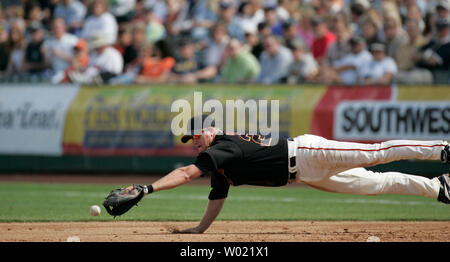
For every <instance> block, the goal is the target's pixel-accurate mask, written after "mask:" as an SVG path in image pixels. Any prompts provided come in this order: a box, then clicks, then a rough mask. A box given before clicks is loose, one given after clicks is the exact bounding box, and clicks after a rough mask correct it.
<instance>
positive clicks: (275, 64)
mask: <svg viewBox="0 0 450 262" xmlns="http://www.w3.org/2000/svg"><path fill="white" fill-rule="evenodd" d="M263 44H264V52H262V54H261V57H260V58H259V63H260V65H261V73H260V74H259V76H258V78H257V80H256V82H258V83H261V84H277V83H281V81H283V79H285V78H286V77H287V74H288V70H289V67H290V65H291V63H292V61H293V56H292V52H291V50H289V49H288V48H287V47H285V46H283V45H281V43H280V42H279V40H278V39H277V37H276V36H274V35H270V36H268V37H266V38H265V39H264V40H263Z"/></svg>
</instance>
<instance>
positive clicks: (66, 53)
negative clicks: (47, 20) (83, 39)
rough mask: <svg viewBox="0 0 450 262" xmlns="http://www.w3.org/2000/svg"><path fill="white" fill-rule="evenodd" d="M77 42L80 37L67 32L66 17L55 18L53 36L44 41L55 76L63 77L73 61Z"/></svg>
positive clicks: (47, 59)
mask: <svg viewBox="0 0 450 262" xmlns="http://www.w3.org/2000/svg"><path fill="white" fill-rule="evenodd" d="M77 42H78V37H76V36H75V35H73V34H70V33H67V31H66V23H65V22H64V19H62V18H55V19H53V21H52V36H51V37H50V38H49V39H47V40H46V41H45V42H44V52H45V57H46V61H47V63H48V64H49V65H50V68H51V70H52V75H53V76H54V77H57V78H61V77H62V76H63V75H64V71H65V70H66V69H67V68H68V67H69V65H70V63H71V61H72V58H73V55H74V52H73V51H74V49H73V47H74V46H75V45H76V43H77ZM57 75H58V76H57Z"/></svg>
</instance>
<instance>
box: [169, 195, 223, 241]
mask: <svg viewBox="0 0 450 262" xmlns="http://www.w3.org/2000/svg"><path fill="white" fill-rule="evenodd" d="M225 199H226V198H222V199H215V200H209V202H208V206H207V207H206V211H205V214H204V215H203V218H202V220H201V221H200V223H199V225H198V226H196V227H193V228H188V229H185V230H175V231H174V232H173V233H184V234H201V233H203V232H205V231H206V230H207V229H208V228H209V226H210V225H211V224H212V222H214V220H215V219H216V217H217V216H218V215H219V213H220V211H221V210H222V207H223V204H224V203H225Z"/></svg>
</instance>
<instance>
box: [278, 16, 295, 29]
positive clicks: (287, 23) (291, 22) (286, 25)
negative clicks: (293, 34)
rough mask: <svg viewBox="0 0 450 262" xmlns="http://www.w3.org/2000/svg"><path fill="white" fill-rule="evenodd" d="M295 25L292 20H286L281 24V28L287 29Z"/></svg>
mask: <svg viewBox="0 0 450 262" xmlns="http://www.w3.org/2000/svg"><path fill="white" fill-rule="evenodd" d="M296 25H297V21H296V20H295V19H294V18H288V19H286V21H284V22H283V24H282V27H283V29H287V28H289V27H291V26H296Z"/></svg>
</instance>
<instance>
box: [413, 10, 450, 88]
mask: <svg viewBox="0 0 450 262" xmlns="http://www.w3.org/2000/svg"><path fill="white" fill-rule="evenodd" d="M435 27H436V38H433V39H432V40H431V41H430V42H429V43H427V44H426V45H424V46H423V47H422V48H421V49H420V52H419V54H418V57H417V59H418V60H419V63H418V65H419V66H420V67H424V68H427V69H429V70H431V72H432V74H433V79H434V80H433V81H434V83H438V84H448V83H449V79H450V34H449V32H450V22H449V19H448V18H440V19H438V20H437V21H436V25H435Z"/></svg>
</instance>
